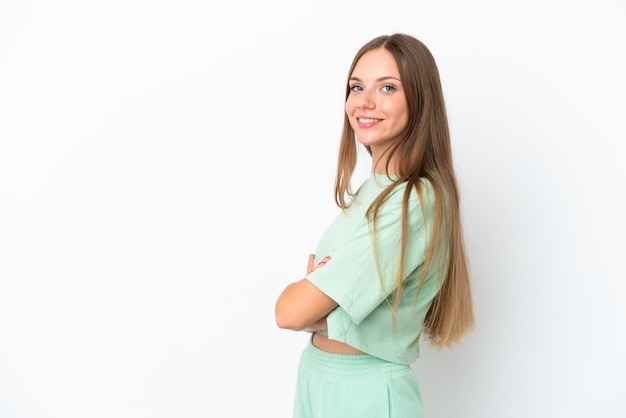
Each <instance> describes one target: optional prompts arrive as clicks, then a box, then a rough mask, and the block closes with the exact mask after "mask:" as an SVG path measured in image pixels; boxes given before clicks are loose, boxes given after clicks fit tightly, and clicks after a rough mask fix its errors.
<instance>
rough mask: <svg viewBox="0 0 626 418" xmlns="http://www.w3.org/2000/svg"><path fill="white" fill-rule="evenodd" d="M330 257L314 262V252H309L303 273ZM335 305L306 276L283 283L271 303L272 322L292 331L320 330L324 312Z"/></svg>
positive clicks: (318, 265)
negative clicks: (285, 285)
mask: <svg viewBox="0 0 626 418" xmlns="http://www.w3.org/2000/svg"><path fill="white" fill-rule="evenodd" d="M329 260H330V257H328V256H327V257H324V259H322V260H321V261H320V262H319V263H317V265H315V254H310V255H309V259H308V263H307V274H309V273H311V272H313V271H315V270H316V269H318V268H320V267H322V266H323V265H324V264H326V263H327V262H328V261H329ZM337 306H339V305H338V304H337V302H335V301H334V300H333V299H331V298H330V297H328V296H327V295H326V294H325V293H324V292H322V291H321V290H319V289H318V288H317V287H315V286H314V285H313V283H311V282H310V281H309V280H308V279H307V278H306V277H305V278H304V279H302V280H299V281H297V282H294V283H291V284H289V285H287V287H285V289H284V290H283V291H282V293H281V294H280V295H279V296H278V300H277V301H276V305H275V307H274V314H275V316H276V324H277V325H278V327H279V328H284V329H291V330H294V331H304V330H306V331H309V332H314V331H321V330H323V329H326V316H327V315H328V314H329V313H330V312H331V311H332V310H333V309H335V308H336V307H337Z"/></svg>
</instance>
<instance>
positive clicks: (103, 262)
mask: <svg viewBox="0 0 626 418" xmlns="http://www.w3.org/2000/svg"><path fill="white" fill-rule="evenodd" d="M625 10H626V6H625V4H624V2H622V1H617V0H615V1H610V0H600V1H597V0H594V1H591V0H590V1H545V0H544V1H539V0H532V1H525V2H515V3H514V2H502V1H495V0H494V1H485V0H479V1H473V2H466V1H461V0H459V1H437V2H435V1H428V2H426V1H410V2H409V1H406V2H403V1H393V0H391V1H384V2H381V1H358V2H356V1H277V0H270V1H264V2H261V1H244V2H241V1H239V2H237V1H231V2H206V1H184V0H183V1H176V2H174V1H140V0H123V1H121V0H113V1H107V2H86V1H78V0H76V1H68V0H60V1H55V2H46V1H41V0H39V1H38V0H32V1H17V0H16V1H6V0H2V1H0V211H1V216H0V418H57V417H58V418H92V417H93V418H100V417H107V418H108V417H114V418H125V417H129V418H140V417H141V418H143V417H149V418H166V417H167V418H169V417H185V418H195V417H218V416H219V417H254V416H263V417H272V418H283V417H285V418H286V417H289V416H290V411H291V402H292V396H293V388H294V382H295V377H296V367H297V362H298V357H299V355H300V352H301V351H302V349H303V348H304V346H305V345H306V342H307V338H308V335H307V334H304V333H295V332H291V331H286V330H280V329H278V328H277V327H276V326H275V323H274V316H273V315H274V313H273V308H274V302H275V300H276V297H277V296H278V294H279V292H280V291H281V290H282V289H283V288H284V286H285V285H286V284H288V283H289V282H291V281H294V280H297V279H300V278H301V277H302V275H303V273H304V270H305V268H306V258H307V255H308V254H309V252H312V251H314V248H315V245H316V243H317V240H318V238H319V237H320V235H321V233H322V232H323V230H324V229H325V228H326V226H327V224H328V223H329V222H330V220H331V219H332V218H333V217H334V215H335V213H336V210H337V209H336V207H335V206H334V203H333V194H332V191H333V190H332V188H333V180H334V171H335V161H336V151H337V144H338V138H339V134H340V129H341V122H342V111H343V103H342V101H343V92H344V83H345V79H346V76H347V70H348V66H349V64H350V62H351V60H352V57H353V55H354V53H355V52H356V50H357V49H358V48H359V47H360V46H361V45H362V44H363V43H365V42H366V41H368V40H370V39H371V38H373V37H374V36H377V35H380V34H389V33H392V32H406V33H409V34H411V35H414V36H416V37H418V38H419V39H421V40H422V41H424V42H425V43H426V44H427V45H428V46H429V48H430V49H431V51H432V52H433V54H434V56H435V58H436V60H437V62H438V64H439V68H440V72H441V76H442V80H443V87H444V94H445V95H446V99H447V105H448V110H449V117H450V123H451V131H452V137H453V147H454V158H455V163H456V167H457V173H458V177H459V182H460V185H461V189H462V197H463V200H462V205H463V216H464V223H465V232H466V241H467V245H468V251H469V256H470V261H471V268H472V274H473V283H474V296H475V305H476V316H477V324H478V327H477V329H476V331H475V332H473V333H472V334H471V335H470V336H468V337H467V338H466V340H465V341H464V344H463V345H462V346H461V347H457V348H455V349H453V350H444V351H440V352H436V351H434V350H433V349H432V348H430V347H429V346H428V345H424V347H423V355H422V357H421V358H420V359H419V360H418V361H417V363H416V364H415V365H414V369H415V371H416V373H417V375H418V379H419V381H420V384H421V387H422V395H423V399H424V403H425V409H426V412H427V416H428V418H456V417H459V418H461V417H462V418H517V417H519V418H522V417H524V418H525V417H531V416H532V417H535V418H543V417H545V418H555V417H569V418H574V417H575V418H583V417H584V418H588V417H602V418H623V417H626V396H625V394H626V360H625V358H626V309H625V307H624V306H625V298H626V280H625V279H626V273H625V270H624V261H623V260H624V250H625V249H626V248H625V245H624V235H625V234H626V224H625V221H624V214H623V211H624V204H623V198H622V196H623V194H624V183H625V182H624V180H626V174H625V169H624V157H623V143H624V142H625V141H626V128H625V127H624V125H625V124H624V122H625V117H626V84H625V81H624V77H625V75H626V30H625V29H624V21H626V11H625ZM362 163H363V164H362V166H361V168H360V169H359V172H358V173H357V174H358V175H357V177H359V176H361V175H364V174H365V173H366V171H367V169H368V167H367V159H366V158H364V159H362ZM346 401H347V402H348V401H349V400H346ZM374 418H375V417H374Z"/></svg>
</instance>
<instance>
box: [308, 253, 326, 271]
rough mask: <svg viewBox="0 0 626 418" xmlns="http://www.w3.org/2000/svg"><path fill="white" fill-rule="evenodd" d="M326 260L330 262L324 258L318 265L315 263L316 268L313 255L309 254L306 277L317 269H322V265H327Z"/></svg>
mask: <svg viewBox="0 0 626 418" xmlns="http://www.w3.org/2000/svg"><path fill="white" fill-rule="evenodd" d="M328 260H330V257H329V256H326V257H324V258H323V259H322V260H321V261H320V262H319V263H317V266H316V265H315V254H309V262H308V264H307V268H306V275H307V276H308V275H309V274H311V273H313V272H314V271H315V270H317V269H318V268H320V267H322V266H323V265H324V264H326V263H328Z"/></svg>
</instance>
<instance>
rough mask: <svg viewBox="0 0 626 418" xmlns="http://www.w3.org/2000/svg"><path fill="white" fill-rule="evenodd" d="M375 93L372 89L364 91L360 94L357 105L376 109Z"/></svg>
mask: <svg viewBox="0 0 626 418" xmlns="http://www.w3.org/2000/svg"><path fill="white" fill-rule="evenodd" d="M374 94H375V93H374V92H373V91H371V90H365V91H364V92H362V93H361V94H359V100H358V103H357V106H358V107H360V108H362V109H374V108H375V107H376V100H375V98H374Z"/></svg>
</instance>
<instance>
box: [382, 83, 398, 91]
mask: <svg viewBox="0 0 626 418" xmlns="http://www.w3.org/2000/svg"><path fill="white" fill-rule="evenodd" d="M381 90H382V91H383V93H393V92H394V91H396V88H395V87H394V86H392V85H391V84H385V85H384V86H383V87H382V88H381Z"/></svg>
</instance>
